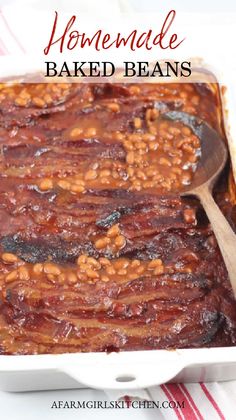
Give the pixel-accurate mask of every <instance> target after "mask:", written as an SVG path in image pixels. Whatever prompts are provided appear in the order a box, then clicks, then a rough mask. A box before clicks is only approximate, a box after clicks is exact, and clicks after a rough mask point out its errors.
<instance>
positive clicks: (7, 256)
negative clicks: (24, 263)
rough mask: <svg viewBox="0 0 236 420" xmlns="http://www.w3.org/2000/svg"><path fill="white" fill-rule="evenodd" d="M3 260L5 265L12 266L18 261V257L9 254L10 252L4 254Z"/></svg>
mask: <svg viewBox="0 0 236 420" xmlns="http://www.w3.org/2000/svg"><path fill="white" fill-rule="evenodd" d="M2 260H3V261H4V262H5V263H9V264H12V263H15V262H17V261H18V257H17V256H16V255H14V254H11V253H9V252H4V253H3V254H2Z"/></svg>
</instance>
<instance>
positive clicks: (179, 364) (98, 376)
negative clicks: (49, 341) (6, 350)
mask: <svg viewBox="0 0 236 420" xmlns="http://www.w3.org/2000/svg"><path fill="white" fill-rule="evenodd" d="M211 70H212V69H211ZM215 74H216V75H217V72H215ZM234 89H235V88H234V86H230V85H229V86H227V89H226V91H225V93H224V97H222V103H223V111H224V124H225V130H226V134H227V137H228V142H229V149H230V154H231V160H232V164H233V169H234V176H235V179H236V140H235V139H236V120H235V118H234V112H235V109H236V95H235V94H234ZM233 379H236V347H223V348H209V349H178V350H171V351H170V350H150V351H127V352H120V353H111V354H107V353H73V354H62V355H30V356H0V389H1V390H4V391H33V390H47V389H66V388H67V389H68V388H83V387H91V388H100V389H122V388H126V389H134V388H146V387H150V386H152V385H159V384H161V383H165V382H168V381H170V382H199V381H227V380H233Z"/></svg>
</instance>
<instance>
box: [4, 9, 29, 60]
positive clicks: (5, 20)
mask: <svg viewBox="0 0 236 420" xmlns="http://www.w3.org/2000/svg"><path fill="white" fill-rule="evenodd" d="M0 16H1V18H2V21H3V22H4V24H5V27H6V28H7V30H8V32H9V33H10V35H11V36H12V38H13V39H14V41H15V42H16V43H17V45H18V47H19V48H20V49H21V51H22V52H23V53H25V49H24V47H23V46H22V45H21V43H20V41H19V40H18V39H17V37H16V36H15V34H14V32H13V31H12V29H11V27H10V25H9V23H8V21H7V19H6V18H5V16H4V14H3V11H2V10H0Z"/></svg>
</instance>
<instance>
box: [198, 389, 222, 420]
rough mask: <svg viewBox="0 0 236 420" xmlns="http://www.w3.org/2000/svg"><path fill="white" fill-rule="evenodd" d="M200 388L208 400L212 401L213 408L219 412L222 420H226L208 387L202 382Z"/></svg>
mask: <svg viewBox="0 0 236 420" xmlns="http://www.w3.org/2000/svg"><path fill="white" fill-rule="evenodd" d="M200 386H201V388H202V390H203V392H204V394H205V395H206V397H207V398H208V400H209V401H210V403H211V404H212V406H213V407H214V409H215V411H216V412H217V414H218V416H219V417H220V419H221V420H225V416H224V415H223V413H222V411H221V409H220V407H219V406H218V404H217V403H216V401H215V400H214V398H213V396H212V395H211V393H210V392H209V391H208V389H207V387H206V385H204V384H203V383H202V382H201V383H200Z"/></svg>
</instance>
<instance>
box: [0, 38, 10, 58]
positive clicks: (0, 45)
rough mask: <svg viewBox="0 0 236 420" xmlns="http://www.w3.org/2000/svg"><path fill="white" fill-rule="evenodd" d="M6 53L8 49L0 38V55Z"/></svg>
mask: <svg viewBox="0 0 236 420" xmlns="http://www.w3.org/2000/svg"><path fill="white" fill-rule="evenodd" d="M6 54H8V51H7V49H6V47H5V45H4V43H3V41H2V40H1V39H0V55H6Z"/></svg>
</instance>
